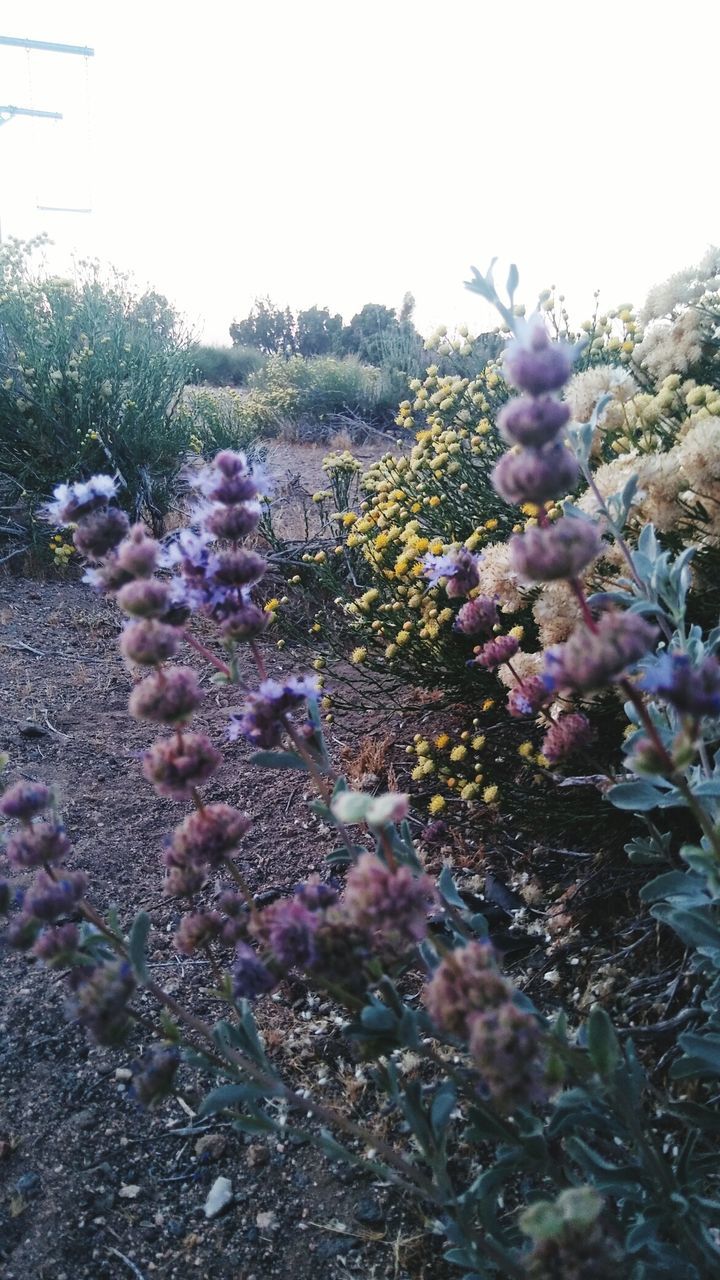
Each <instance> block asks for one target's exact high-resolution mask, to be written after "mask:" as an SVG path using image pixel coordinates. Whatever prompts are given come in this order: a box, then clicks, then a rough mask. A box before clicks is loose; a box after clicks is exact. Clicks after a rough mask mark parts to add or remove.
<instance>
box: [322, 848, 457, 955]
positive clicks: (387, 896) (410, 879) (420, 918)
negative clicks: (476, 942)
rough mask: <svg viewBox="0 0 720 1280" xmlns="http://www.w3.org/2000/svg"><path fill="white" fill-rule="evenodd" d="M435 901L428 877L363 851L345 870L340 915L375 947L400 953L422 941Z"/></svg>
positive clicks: (432, 886)
mask: <svg viewBox="0 0 720 1280" xmlns="http://www.w3.org/2000/svg"><path fill="white" fill-rule="evenodd" d="M435 902H436V894H435V887H434V884H433V882H432V880H431V879H430V878H429V876H425V875H419V876H418V875H415V874H414V873H413V872H412V871H411V869H410V867H406V866H398V867H389V866H387V865H386V864H385V863H384V862H381V861H380V859H379V858H377V857H375V855H374V854H372V853H363V854H361V856H360V857H359V858H358V860H357V862H356V863H355V864H354V865H353V866H352V867H351V868H350V871H349V872H348V877H347V882H346V885H345V897H344V900H343V914H344V917H345V919H346V920H347V921H348V922H349V923H350V924H351V925H354V926H355V927H356V928H358V929H361V930H363V931H365V932H367V933H368V934H369V935H370V937H371V938H372V939H373V941H374V943H375V945H376V946H377V948H378V950H381V951H382V950H388V949H389V950H390V951H391V952H403V951H407V950H408V948H409V947H412V946H413V945H415V944H416V943H418V942H422V939H423V938H424V937H425V935H426V934H427V929H428V914H429V912H430V911H431V910H432V908H433V906H434V905H435Z"/></svg>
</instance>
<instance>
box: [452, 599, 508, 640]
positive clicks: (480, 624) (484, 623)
mask: <svg viewBox="0 0 720 1280" xmlns="http://www.w3.org/2000/svg"><path fill="white" fill-rule="evenodd" d="M497 620H498V610H497V604H496V603H495V601H494V600H491V599H490V597H489V596H475V598H474V599H473V600H468V601H467V602H466V603H465V604H464V605H463V606H462V608H461V609H459V610H458V614H457V617H456V618H455V622H454V623H453V629H454V630H455V631H461V632H462V634H463V635H465V636H478V635H486V636H489V635H492V631H493V627H494V626H495V625H496V623H497Z"/></svg>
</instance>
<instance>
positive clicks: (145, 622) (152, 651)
mask: <svg viewBox="0 0 720 1280" xmlns="http://www.w3.org/2000/svg"><path fill="white" fill-rule="evenodd" d="M179 643H180V632H179V631H178V629H177V627H169V626H168V625H167V623H165V622H157V621H156V620H155V619H153V618H141V619H140V620H139V621H138V622H130V623H128V625H127V626H126V627H125V629H124V630H123V632H122V634H121V636H120V652H121V653H122V655H123V657H124V658H128V659H129V660H130V661H131V662H137V663H138V665H139V666H145V667H153V666H158V665H159V664H160V663H161V662H166V661H167V659H168V658H174V657H175V654H176V653H177V651H178V645H179Z"/></svg>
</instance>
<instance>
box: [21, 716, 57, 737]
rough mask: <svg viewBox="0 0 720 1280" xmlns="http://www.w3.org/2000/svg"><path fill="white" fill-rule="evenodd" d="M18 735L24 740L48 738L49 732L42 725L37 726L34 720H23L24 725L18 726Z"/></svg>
mask: <svg viewBox="0 0 720 1280" xmlns="http://www.w3.org/2000/svg"><path fill="white" fill-rule="evenodd" d="M18 733H19V734H20V735H21V737H23V738H47V736H48V733H49V730H48V729H45V728H44V727H43V725H41V724H36V723H35V721H34V720H23V722H22V724H19V725H18Z"/></svg>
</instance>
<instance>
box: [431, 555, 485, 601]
mask: <svg viewBox="0 0 720 1280" xmlns="http://www.w3.org/2000/svg"><path fill="white" fill-rule="evenodd" d="M479 563H480V558H479V557H478V556H474V555H472V554H471V553H470V552H469V551H466V549H465V548H464V547H460V549H459V550H457V551H448V552H447V554H446V555H443V556H434V555H426V556H425V558H424V560H423V565H424V573H425V576H426V578H427V580H428V583H429V585H430V586H431V587H435V586H437V584H438V582H439V581H440V579H441V578H446V579H447V582H446V584H445V590H446V592H447V594H448V596H450V598H451V599H457V598H458V597H460V596H466V595H467V593H468V591H472V589H473V587H476V586H477V585H478V583H479V581H480V576H479V574H478V564H479Z"/></svg>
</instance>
